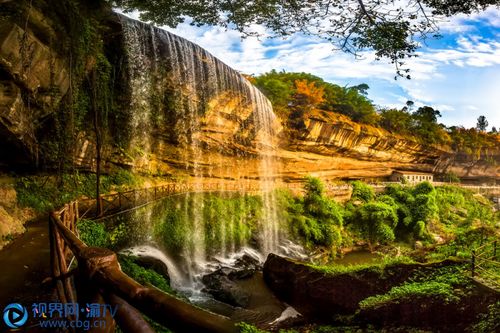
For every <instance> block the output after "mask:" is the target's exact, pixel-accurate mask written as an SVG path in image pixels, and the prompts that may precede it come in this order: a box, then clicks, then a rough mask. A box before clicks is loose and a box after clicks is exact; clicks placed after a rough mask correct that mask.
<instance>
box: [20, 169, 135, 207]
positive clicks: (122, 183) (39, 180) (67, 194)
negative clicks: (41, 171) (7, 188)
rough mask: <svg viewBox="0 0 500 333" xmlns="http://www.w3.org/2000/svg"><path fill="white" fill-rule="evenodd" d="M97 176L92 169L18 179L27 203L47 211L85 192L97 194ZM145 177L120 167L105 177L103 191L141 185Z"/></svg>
mask: <svg viewBox="0 0 500 333" xmlns="http://www.w3.org/2000/svg"><path fill="white" fill-rule="evenodd" d="M95 183H96V176H95V174H92V173H86V174H85V173H74V174H63V175H61V176H60V177H59V179H56V178H54V177H51V176H45V177H44V176H29V177H20V178H18V179H17V181H16V185H15V189H16V192H17V200H18V202H19V204H20V205H21V206H23V207H31V208H33V209H35V210H36V211H37V212H40V213H44V212H48V211H50V210H53V209H57V208H59V207H61V206H63V205H64V204H65V203H67V202H69V201H71V200H75V199H77V198H79V197H81V196H87V197H94V196H95ZM140 183H141V181H140V179H139V178H138V177H136V176H134V175H133V174H132V173H131V172H130V171H126V170H121V169H119V170H117V171H116V173H112V174H110V175H109V176H102V177H101V189H102V192H104V193H105V192H109V191H111V190H112V189H115V190H120V189H125V188H128V187H133V186H137V185H140Z"/></svg>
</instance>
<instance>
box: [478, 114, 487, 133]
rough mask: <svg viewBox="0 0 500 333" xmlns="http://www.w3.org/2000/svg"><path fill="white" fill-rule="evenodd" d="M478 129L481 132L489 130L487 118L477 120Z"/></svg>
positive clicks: (481, 117) (482, 117)
mask: <svg viewBox="0 0 500 333" xmlns="http://www.w3.org/2000/svg"><path fill="white" fill-rule="evenodd" d="M476 128H477V129H478V130H479V131H481V132H484V131H486V129H487V128H488V121H487V120H486V117H485V116H479V118H477V125H476Z"/></svg>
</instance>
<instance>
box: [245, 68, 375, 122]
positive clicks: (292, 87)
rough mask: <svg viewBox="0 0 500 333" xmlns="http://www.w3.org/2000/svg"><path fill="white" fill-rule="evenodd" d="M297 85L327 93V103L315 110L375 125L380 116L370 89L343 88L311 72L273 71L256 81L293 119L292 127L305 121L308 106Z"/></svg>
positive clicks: (281, 111) (275, 104) (284, 116)
mask: <svg viewBox="0 0 500 333" xmlns="http://www.w3.org/2000/svg"><path fill="white" fill-rule="evenodd" d="M297 82H308V83H312V84H314V86H315V87H316V88H317V89H319V90H321V91H322V92H323V101H322V102H320V103H319V104H318V105H314V106H315V107H319V108H321V109H323V110H328V111H333V112H337V113H342V114H345V115H347V116H349V117H351V118H352V119H353V120H354V121H359V122H363V123H367V124H375V123H376V122H377V121H378V115H377V113H376V112H375V108H374V106H373V104H372V103H371V101H370V100H369V99H368V98H367V97H366V90H367V89H368V86H367V85H366V84H365V85H359V86H355V87H341V86H338V85H336V84H333V83H329V82H325V81H324V80H323V79H321V78H319V77H317V76H314V75H312V74H307V73H293V72H292V73H287V72H284V71H283V72H277V71H275V70H272V71H270V72H268V73H264V74H261V75H259V76H257V77H255V78H254V84H255V85H256V86H257V87H258V88H259V89H260V90H261V91H262V92H263V93H264V94H265V95H266V96H267V97H268V98H269V100H270V101H271V102H272V104H273V107H274V109H275V110H277V112H278V114H279V115H280V116H281V117H282V118H285V119H287V118H289V120H291V123H292V124H295V125H294V126H295V128H297V126H298V125H297V124H298V123H300V121H301V120H303V117H304V112H305V111H306V110H305V109H303V108H304V106H305V105H304V103H303V101H302V99H303V96H302V94H297V88H298V87H297Z"/></svg>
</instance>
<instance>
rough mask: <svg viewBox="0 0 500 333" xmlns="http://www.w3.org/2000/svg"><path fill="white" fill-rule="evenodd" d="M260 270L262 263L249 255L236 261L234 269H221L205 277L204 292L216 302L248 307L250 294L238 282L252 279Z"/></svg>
mask: <svg viewBox="0 0 500 333" xmlns="http://www.w3.org/2000/svg"><path fill="white" fill-rule="evenodd" d="M259 269H260V262H259V260H258V259H257V258H254V257H253V256H251V255H249V254H244V255H243V256H241V257H240V258H238V259H236V261H235V262H234V265H233V266H232V267H220V268H218V269H217V270H215V271H214V272H212V273H210V274H207V275H205V276H203V278H202V281H203V284H204V285H205V288H204V291H205V292H207V293H209V294H210V295H212V296H213V297H214V298H215V299H216V300H218V301H221V302H224V303H227V304H230V305H233V306H238V307H243V308H244V307H246V306H247V305H248V302H249V300H250V293H248V292H247V291H245V290H244V289H243V288H242V287H240V286H238V284H237V283H236V281H238V280H243V279H247V278H250V277H252V276H253V275H254V274H255V272H256V271H257V270H259Z"/></svg>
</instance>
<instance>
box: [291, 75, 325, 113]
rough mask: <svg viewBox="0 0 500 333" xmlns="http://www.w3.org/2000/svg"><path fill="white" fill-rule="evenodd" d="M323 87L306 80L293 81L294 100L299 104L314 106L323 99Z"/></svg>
mask: <svg viewBox="0 0 500 333" xmlns="http://www.w3.org/2000/svg"><path fill="white" fill-rule="evenodd" d="M324 96H325V88H324V87H321V86H319V87H318V86H316V84H315V83H314V82H309V81H307V80H296V81H295V100H296V101H298V102H299V104H303V105H306V106H309V107H316V106H318V105H319V104H321V103H323V102H324V101H325V97H324Z"/></svg>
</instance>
